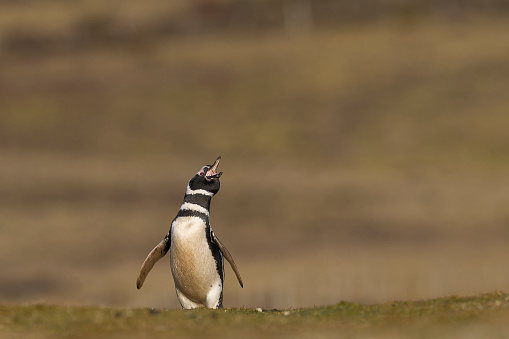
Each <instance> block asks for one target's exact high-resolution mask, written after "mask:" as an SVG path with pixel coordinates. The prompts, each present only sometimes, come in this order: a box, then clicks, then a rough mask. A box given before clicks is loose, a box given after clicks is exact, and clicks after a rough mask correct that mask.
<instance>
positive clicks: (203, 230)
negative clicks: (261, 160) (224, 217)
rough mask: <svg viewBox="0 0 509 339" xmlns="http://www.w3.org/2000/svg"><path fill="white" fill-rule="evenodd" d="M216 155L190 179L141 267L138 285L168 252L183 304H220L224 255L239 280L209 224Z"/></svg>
mask: <svg viewBox="0 0 509 339" xmlns="http://www.w3.org/2000/svg"><path fill="white" fill-rule="evenodd" d="M220 159H221V157H218V158H217V159H216V161H215V162H214V164H212V165H206V166H203V167H202V168H201V169H200V171H199V172H198V173H196V175H195V176H194V177H193V178H191V180H189V183H188V185H187V189H186V194H185V196H184V201H183V202H182V205H181V206H180V210H179V211H178V213H177V216H176V217H175V219H173V221H172V223H171V227H170V230H169V232H168V234H166V236H165V237H164V239H163V240H162V241H161V242H160V243H159V244H158V245H157V246H156V247H155V248H154V249H153V250H152V251H151V252H150V253H149V254H148V256H147V258H146V259H145V261H144V262H143V265H142V266H141V269H140V274H139V276H138V280H137V284H136V286H137V288H138V289H140V288H141V286H142V285H143V282H144V281H145V278H146V277H147V275H148V273H149V272H150V270H151V269H152V267H154V264H155V263H156V262H157V261H158V260H159V259H161V258H162V257H164V256H165V255H166V253H168V252H170V267H171V273H172V274H173V280H174V281H175V290H176V292H177V298H178V300H179V302H180V305H181V306H182V308H185V309H190V308H197V307H208V308H222V307H223V286H224V264H223V257H224V258H225V259H226V260H227V261H228V262H229V263H230V265H231V267H232V269H233V271H234V272H235V275H236V276H237V279H238V281H239V284H240V286H241V287H244V286H243V283H242V278H241V277H240V273H239V271H238V269H237V266H236V265H235V262H234V261H233V258H232V256H231V254H230V252H228V249H227V248H226V247H225V246H224V245H223V244H222V243H221V241H220V240H219V239H218V238H217V236H216V235H215V234H214V232H213V231H212V227H211V226H210V202H211V200H212V197H213V196H214V195H215V194H216V193H217V192H218V191H219V188H220V183H219V178H220V177H221V175H222V174H223V172H219V173H217V167H218V165H219V160H220Z"/></svg>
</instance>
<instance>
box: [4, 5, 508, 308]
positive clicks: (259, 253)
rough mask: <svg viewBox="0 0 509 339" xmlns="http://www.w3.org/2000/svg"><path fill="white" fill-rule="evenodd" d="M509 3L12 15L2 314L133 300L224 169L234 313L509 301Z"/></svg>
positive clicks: (166, 271) (60, 8) (7, 51)
mask: <svg viewBox="0 0 509 339" xmlns="http://www.w3.org/2000/svg"><path fill="white" fill-rule="evenodd" d="M508 17H509V4H508V3H507V2H506V1H502V0H440V1H439V0H419V1H410V0H391V1H381V0H365V1H361V2H360V1H357V0H336V1H334V0H263V1H260V0H211V1H205V0H193V1H183V0H172V1H160V0H147V1H144V2H143V3H141V2H139V1H134V0H123V1H116V0H112V1H106V2H105V1H99V0H78V1H72V2H68V1H60V0H46V1H35V0H17V1H8V0H3V1H0V268H1V269H0V302H2V303H14V302H22V303H26V302H47V303H63V304H83V305H89V304H90V305H107V306H121V307H165V308H177V307H178V302H177V299H176V296H175V292H174V287H173V280H172V278H171V272H170V268H169V259H168V258H164V259H163V260H161V261H160V262H159V263H158V264H157V265H156V266H155V267H154V269H153V271H152V272H151V274H150V275H149V276H148V278H147V281H146V283H145V285H144V287H143V288H142V289H141V290H140V291H138V290H136V287H135V281H136V277H137V275H138V271H139V268H140V266H141V264H142V262H143V260H144V259H145V257H146V255H147V254H148V252H149V251H150V250H151V249H152V248H153V247H154V246H155V245H156V244H157V243H158V242H159V241H160V240H161V239H162V238H163V236H164V235H165V234H166V232H167V231H168V228H169V226H170V222H171V220H172V219H173V218H174V216H175V214H176V212H177V210H178V208H179V206H180V203H181V200H182V197H183V195H184V192H185V187H186V185H187V181H188V180H189V179H190V178H191V177H192V176H193V175H194V174H195V173H196V172H197V171H198V170H199V169H200V168H201V166H203V165H205V164H210V163H212V162H213V161H214V159H215V158H216V157H217V156H219V155H221V156H222V157H223V159H222V162H221V165H220V170H221V171H223V172H224V175H223V177H222V178H221V182H222V188H221V191H220V192H219V194H218V195H217V196H216V197H215V198H214V200H213V203H212V210H211V212H212V215H211V221H212V226H213V228H214V231H215V233H216V234H217V235H218V236H219V237H220V238H221V239H222V241H223V242H224V243H225V244H226V245H227V247H228V248H229V250H230V252H231V253H232V254H233V257H234V258H235V260H236V263H237V265H238V267H239V269H240V272H241V274H242V277H243V280H244V284H245V287H244V289H241V288H240V287H239V286H238V284H237V282H236V279H235V276H234V274H233V272H232V271H231V269H230V267H229V266H227V267H226V287H225V297H224V305H225V307H241V306H245V307H266V308H273V307H275V308H288V307H305V306H313V305H324V304H332V303H337V302H339V301H341V300H345V301H353V302H360V303H377V302H384V301H392V300H401V299H419V298H431V297H438V296H444V295H452V294H457V295H465V294H475V293H482V292H489V291H493V290H497V289H500V290H506V291H507V290H509V269H508V260H509V246H508V242H509V208H508V206H507V205H508V201H509V176H508V175H507V173H508V170H509V133H508V127H509V114H508V112H509V94H508V93H509V39H508V38H507V32H509V20H508Z"/></svg>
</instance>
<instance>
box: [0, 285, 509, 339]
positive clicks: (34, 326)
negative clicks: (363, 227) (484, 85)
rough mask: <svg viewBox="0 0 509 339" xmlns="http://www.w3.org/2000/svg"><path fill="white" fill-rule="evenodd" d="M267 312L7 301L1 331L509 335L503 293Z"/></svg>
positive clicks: (0, 314)
mask: <svg viewBox="0 0 509 339" xmlns="http://www.w3.org/2000/svg"><path fill="white" fill-rule="evenodd" d="M260 311H261V309H260ZM260 311H258V310H254V309H225V310H190V311H178V310H173V311H167V310H157V309H146V308H143V309H120V308H104V307H72V306H51V305H3V306H0V337H1V338H10V337H15V336H17V335H23V337H26V338H46V337H55V336H57V337H59V338H90V337H92V336H93V337H94V338H103V337H108V338H117V337H118V338H130V337H138V338H139V337H140V336H141V337H150V338H163V337H165V338H166V337H168V336H170V337H172V338H180V337H186V338H201V337H203V335H205V334H206V335H207V337H211V338H219V337H221V338H225V337H226V338H238V337H239V336H242V337H243V338H259V337H260V336H264V337H278V338H365V337H377V338H437V337H447V338H465V337H472V338H480V337H490V338H496V337H505V336H506V335H508V334H509V325H508V324H509V295H507V294H504V293H502V292H497V293H493V294H486V295H479V296H475V297H448V298H440V299H431V300H425V301H416V302H390V303H384V304H376V305H359V304H356V303H348V302H341V303H339V304H336V305H331V306H325V307H315V308H304V309H289V310H277V309H273V310H263V312H260Z"/></svg>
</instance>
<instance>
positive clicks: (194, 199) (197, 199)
mask: <svg viewBox="0 0 509 339" xmlns="http://www.w3.org/2000/svg"><path fill="white" fill-rule="evenodd" d="M211 200H212V196H211V195H205V194H200V193H197V194H196V193H195V194H186V195H185V196H184V201H183V202H182V206H184V205H186V204H193V205H198V206H200V207H202V208H204V209H206V210H207V211H210V201H211Z"/></svg>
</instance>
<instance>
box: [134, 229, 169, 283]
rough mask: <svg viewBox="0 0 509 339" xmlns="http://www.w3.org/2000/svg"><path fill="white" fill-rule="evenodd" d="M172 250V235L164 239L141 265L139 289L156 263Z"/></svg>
mask: <svg viewBox="0 0 509 339" xmlns="http://www.w3.org/2000/svg"><path fill="white" fill-rule="evenodd" d="M169 249H170V233H169V232H168V234H167V235H166V236H165V237H164V239H163V240H162V241H161V242H160V243H159V244H158V245H157V246H156V247H154V249H153V250H152V251H151V252H150V253H149V254H148V255H147V258H146V259H145V261H144V262H143V265H141V269H140V274H139V275H138V280H137V281H136V287H137V288H138V289H140V288H141V286H143V282H144V281H145V278H146V277H147V275H148V273H149V272H150V270H151V269H152V267H154V265H155V263H156V262H157V261H158V260H159V259H161V258H162V257H164V256H165V255H166V253H168V250H169Z"/></svg>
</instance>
